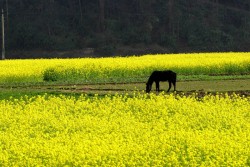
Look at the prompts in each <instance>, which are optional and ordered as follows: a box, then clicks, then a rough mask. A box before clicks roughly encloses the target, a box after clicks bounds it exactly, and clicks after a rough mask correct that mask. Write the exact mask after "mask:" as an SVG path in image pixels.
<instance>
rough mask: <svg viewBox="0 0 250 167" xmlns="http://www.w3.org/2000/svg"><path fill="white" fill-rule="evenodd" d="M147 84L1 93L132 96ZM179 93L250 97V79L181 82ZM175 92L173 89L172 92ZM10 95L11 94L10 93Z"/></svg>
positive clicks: (29, 88) (36, 87)
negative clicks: (235, 94) (225, 94)
mask: <svg viewBox="0 0 250 167" xmlns="http://www.w3.org/2000/svg"><path fill="white" fill-rule="evenodd" d="M145 87H146V85H145V83H107V84H77V85H73V84H72V85H69V84H62V85H34V86H16V87H11V88H10V87H5V86H0V91H1V92H4V91H5V92H6V91H11V92H13V93H14V92H22V93H24V94H25V92H26V93H28V94H30V93H31V92H41V93H43V92H44V93H77V94H81V93H84V94H99V95H105V94H131V93H133V92H134V91H139V92H144V90H145ZM160 89H161V91H166V90H167V89H168V83H167V82H161V83H160ZM176 89H177V91H176V92H177V93H182V94H183V93H184V94H187V95H188V94H191V93H194V92H196V93H198V94H200V95H201V96H202V95H203V94H205V93H225V92H228V93H229V94H230V93H233V92H235V93H237V94H240V95H244V96H249V95H250V79H237V80H216V81H180V82H177V86H176ZM170 91H171V92H172V91H173V87H172V89H171V90H170ZM152 92H153V93H154V92H155V84H153V86H152ZM8 94H11V93H10V92H9V93H8Z"/></svg>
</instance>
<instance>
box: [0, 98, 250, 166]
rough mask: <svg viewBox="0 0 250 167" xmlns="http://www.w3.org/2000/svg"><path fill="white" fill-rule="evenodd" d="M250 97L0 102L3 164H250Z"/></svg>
mask: <svg viewBox="0 0 250 167" xmlns="http://www.w3.org/2000/svg"><path fill="white" fill-rule="evenodd" d="M249 100H250V99H249V97H240V96H238V95H235V94H233V95H230V96H229V95H227V94H224V95H214V96H212V95H206V96H205V97H204V98H201V99H200V98H198V97H197V96H195V95H193V96H188V97H186V96H181V95H174V94H168V95H166V94H160V95H154V94H150V95H148V94H140V93H134V95H132V96H127V95H123V96H122V95H115V96H111V95H106V96H105V97H99V96H98V95H96V96H94V97H88V96H87V95H82V96H80V97H77V98H76V97H71V96H63V95H61V96H52V95H42V96H35V97H23V98H21V99H10V100H1V101H0V111H1V112H0V150H1V151H0V166H4V167H5V166H6V167H7V166H250V121H249V120H250V113H249V108H250V103H249Z"/></svg>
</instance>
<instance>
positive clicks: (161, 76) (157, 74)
mask: <svg viewBox="0 0 250 167" xmlns="http://www.w3.org/2000/svg"><path fill="white" fill-rule="evenodd" d="M151 76H153V78H154V79H155V80H159V81H167V80H175V79H176V73H175V72H173V71H171V70H165V71H153V73H152V74H151Z"/></svg>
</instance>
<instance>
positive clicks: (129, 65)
mask: <svg viewBox="0 0 250 167" xmlns="http://www.w3.org/2000/svg"><path fill="white" fill-rule="evenodd" d="M165 69H172V70H174V71H176V72H177V73H178V74H179V75H202V74H205V75H207V74H215V75H216V74H250V53H200V54H168V55H145V56H141V57H116V58H81V59H36V60H6V61H0V83H6V82H7V83H10V82H42V81H43V79H45V80H59V81H73V82H81V83H84V82H85V83H87V82H111V81H123V82H124V81H140V80H143V81H145V79H146V78H147V77H148V76H149V75H150V73H151V72H152V71H153V70H165ZM141 78H143V79H141Z"/></svg>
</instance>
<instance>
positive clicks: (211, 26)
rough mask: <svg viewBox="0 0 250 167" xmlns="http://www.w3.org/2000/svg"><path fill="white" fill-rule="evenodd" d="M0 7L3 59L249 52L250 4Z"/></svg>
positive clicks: (163, 0) (205, 0) (112, 2)
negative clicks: (0, 13) (2, 17)
mask: <svg viewBox="0 0 250 167" xmlns="http://www.w3.org/2000/svg"><path fill="white" fill-rule="evenodd" d="M0 5H1V8H3V9H4V15H5V38H6V40H5V42H6V58H34V56H35V57H79V56H112V55H140V54H147V53H180V52H215V51H216V52H217V51H219V52H224V51H250V0H18V1H17V0H2V1H0ZM1 39H2V34H1Z"/></svg>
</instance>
